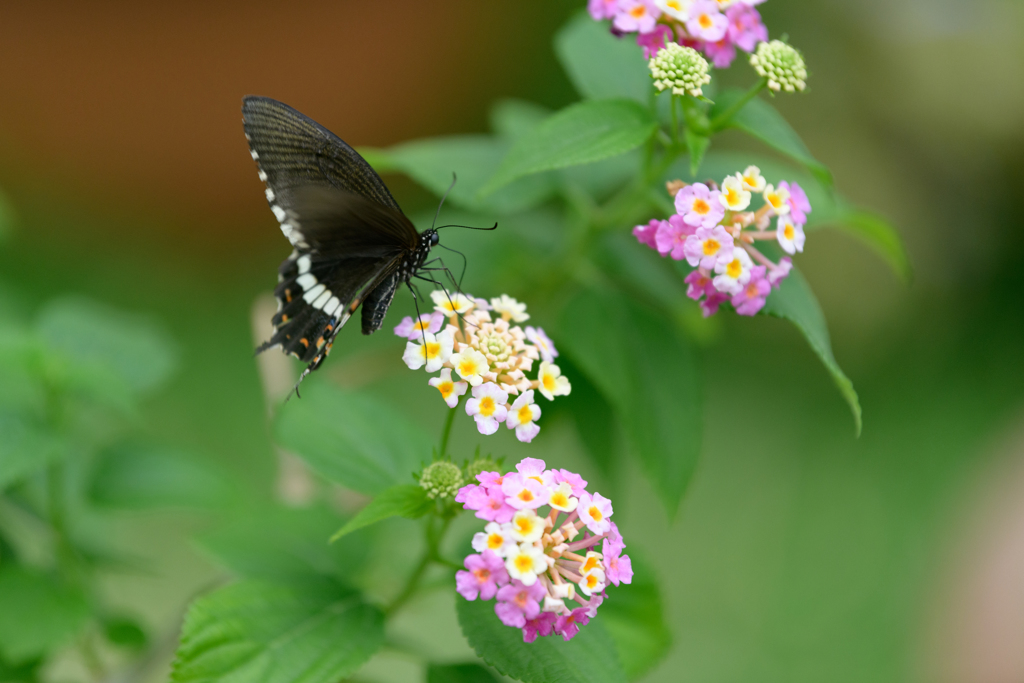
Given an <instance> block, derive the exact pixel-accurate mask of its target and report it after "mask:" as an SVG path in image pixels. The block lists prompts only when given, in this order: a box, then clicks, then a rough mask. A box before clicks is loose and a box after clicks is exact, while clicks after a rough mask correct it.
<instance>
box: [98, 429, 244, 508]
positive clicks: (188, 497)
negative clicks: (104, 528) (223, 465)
mask: <svg viewBox="0 0 1024 683" xmlns="http://www.w3.org/2000/svg"><path fill="white" fill-rule="evenodd" d="M88 493H89V499H90V501H91V502H92V503H93V504H95V505H98V506H101V507H105V508H111V509H119V510H143V509H152V508H162V507H189V508H212V507H218V506H223V505H225V504H227V503H228V502H229V501H230V500H231V499H232V486H231V482H230V480H229V479H228V477H227V475H225V474H224V473H223V472H221V471H220V470H218V469H217V468H215V467H214V466H213V465H211V464H210V463H209V462H208V461H205V460H203V459H201V458H199V457H197V456H195V455H194V454H192V453H187V452H185V451H182V450H180V449H178V448H174V447H171V446H167V445H163V444H154V443H145V442H140V441H129V442H123V443H119V444H116V445H114V446H111V447H109V448H107V449H105V450H104V451H103V452H101V453H100V454H99V458H98V461H97V464H96V468H95V469H94V470H93V474H92V478H91V480H90V483H89V489H88Z"/></svg>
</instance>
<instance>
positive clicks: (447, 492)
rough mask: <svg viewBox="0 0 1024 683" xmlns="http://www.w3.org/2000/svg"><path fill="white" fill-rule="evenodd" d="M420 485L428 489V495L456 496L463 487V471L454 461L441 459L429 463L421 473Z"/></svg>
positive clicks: (432, 497)
mask: <svg viewBox="0 0 1024 683" xmlns="http://www.w3.org/2000/svg"><path fill="white" fill-rule="evenodd" d="M420 486H422V487H423V488H425V489H426V490H427V497H428V498H430V499H431V500H433V499H434V498H438V497H440V498H454V497H455V494H456V493H458V492H459V489H460V488H462V471H461V470H460V469H459V468H458V467H456V466H455V465H454V464H453V463H450V462H445V461H443V460H442V461H440V462H434V463H431V464H429V465H427V466H426V467H425V468H424V469H423V474H421V475H420Z"/></svg>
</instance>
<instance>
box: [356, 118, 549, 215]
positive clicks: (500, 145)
mask: <svg viewBox="0 0 1024 683" xmlns="http://www.w3.org/2000/svg"><path fill="white" fill-rule="evenodd" d="M510 146H511V142H510V140H508V139H504V138H499V137H496V136H490V135H456V136H451V137H444V138H428V139H425V140H415V141H413V142H407V143H404V144H401V145H397V146H396V147H392V148H391V149H389V150H386V151H385V150H378V151H376V152H375V153H370V156H371V158H374V159H375V160H376V161H377V162H378V164H379V167H380V168H382V169H384V170H385V171H401V172H402V173H405V174H406V175H408V176H409V177H410V178H412V179H413V180H415V181H416V182H418V183H419V184H420V185H422V186H423V187H425V188H427V189H428V190H430V191H431V192H433V193H434V194H435V195H437V196H438V197H440V196H443V195H444V193H445V192H447V191H448V188H449V187H450V186H451V183H452V174H453V173H455V174H456V176H457V178H458V182H456V183H455V187H452V190H451V193H449V195H448V199H449V201H451V202H452V203H453V204H455V205H458V206H461V207H464V208H467V209H470V210H474V211H488V212H497V213H501V214H508V213H515V212H519V211H524V210H526V209H529V208H531V207H533V206H536V205H538V204H540V203H541V202H543V201H544V200H546V199H548V198H549V197H551V196H552V195H553V194H554V193H555V191H556V190H557V186H556V183H555V178H554V177H553V176H550V175H537V176H531V177H529V178H522V179H520V180H518V181H516V182H514V183H512V184H510V185H509V186H508V187H506V188H503V189H502V190H501V191H500V192H496V193H494V194H493V195H490V196H488V197H481V196H480V195H479V191H480V188H481V187H482V186H483V184H484V182H485V181H486V180H487V179H488V178H490V177H491V176H492V175H494V172H495V171H496V170H497V169H498V167H499V166H500V164H501V160H502V159H504V158H505V155H506V154H507V153H508V150H509V148H510ZM362 151H364V152H366V150H362Z"/></svg>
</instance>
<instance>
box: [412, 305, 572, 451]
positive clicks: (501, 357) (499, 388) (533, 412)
mask: <svg viewBox="0 0 1024 683" xmlns="http://www.w3.org/2000/svg"><path fill="white" fill-rule="evenodd" d="M431 298H432V299H433V301H434V311H433V312H432V313H427V314H423V315H421V316H420V317H419V319H418V320H413V319H412V318H411V317H409V316H406V317H405V318H403V319H402V321H401V322H400V323H399V324H398V326H396V327H395V334H396V335H398V336H399V337H403V338H405V339H407V340H408V341H407V343H406V345H405V353H404V355H403V356H402V360H404V361H405V364H406V365H408V366H409V368H411V369H412V370H419V369H420V368H426V371H427V372H429V373H435V372H437V373H438V375H437V376H436V377H433V378H431V379H430V380H429V382H428V383H429V384H430V386H432V387H435V388H436V389H437V390H438V391H439V392H440V393H441V398H442V399H443V400H444V402H445V403H446V404H448V407H449V408H453V409H454V408H456V407H457V406H458V405H459V401H460V400H461V398H462V396H464V395H466V393H467V392H469V397H468V398H467V400H466V404H465V405H466V414H467V415H469V416H471V417H472V418H473V419H474V420H475V421H476V425H477V429H478V430H479V431H480V433H481V434H494V433H495V432H497V431H498V428H499V427H500V426H501V425H502V424H504V425H505V426H506V427H507V428H508V429H514V430H515V432H516V438H517V439H519V440H520V441H523V442H526V443H529V442H530V441H532V440H533V438H534V437H535V436H537V434H538V432H540V426H539V425H538V424H537V420H538V419H540V416H541V408H540V406H539V405H537V403H536V402H535V399H534V397H535V394H540V395H541V396H543V397H544V398H545V399H546V400H548V401H553V400H554V399H555V397H556V396H567V395H568V394H569V392H570V391H571V390H572V385H571V384H570V383H569V379H568V378H567V377H564V376H563V375H562V371H561V369H560V368H559V367H558V366H557V365H555V364H554V360H555V358H557V357H558V351H557V350H556V349H555V345H554V343H553V342H552V341H551V339H549V338H548V336H547V335H546V334H545V333H544V329H543V328H540V327H532V326H527V327H526V329H523V328H522V327H520V326H519V325H518V324H516V323H522V322H525V321H527V320H528V319H529V318H530V316H529V314H528V313H527V312H526V304H523V303H520V302H518V301H516V300H515V299H513V298H512V297H510V296H508V295H505V294H502V295H501V296H500V297H498V298H495V299H491V300H490V302H488V301H487V300H485V299H477V298H474V297H473V296H471V295H467V294H462V293H451V292H447V291H444V290H438V291H435V292H433V293H432V294H431ZM492 314H496V315H494V316H492ZM538 361H539V367H538V368H537V373H536V376H535V377H534V378H533V379H530V378H529V377H527V373H531V374H532V373H533V370H534V367H533V366H534V363H537V362H538Z"/></svg>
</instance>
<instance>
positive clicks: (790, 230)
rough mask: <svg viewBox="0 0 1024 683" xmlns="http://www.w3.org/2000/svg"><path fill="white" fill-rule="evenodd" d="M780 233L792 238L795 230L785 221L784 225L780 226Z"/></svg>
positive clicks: (788, 238) (789, 238)
mask: <svg viewBox="0 0 1024 683" xmlns="http://www.w3.org/2000/svg"><path fill="white" fill-rule="evenodd" d="M782 234H783V235H785V236H786V239H787V240H791V239H793V237H795V236H796V230H794V229H793V226H792V225H790V224H789V223H786V227H784V228H782Z"/></svg>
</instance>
